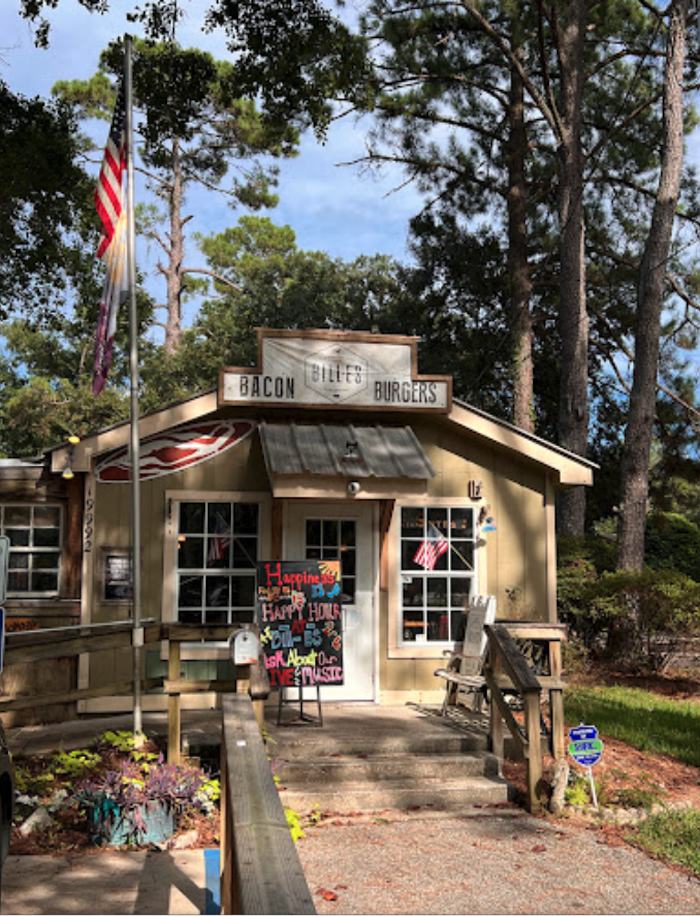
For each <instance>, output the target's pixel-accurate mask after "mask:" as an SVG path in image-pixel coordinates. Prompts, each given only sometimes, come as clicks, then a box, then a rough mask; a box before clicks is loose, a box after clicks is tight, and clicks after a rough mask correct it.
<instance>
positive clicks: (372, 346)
mask: <svg viewBox="0 0 700 916" xmlns="http://www.w3.org/2000/svg"><path fill="white" fill-rule="evenodd" d="M258 334H259V336H260V337H259V344H260V347H259V349H260V365H259V367H258V368H257V369H254V370H253V369H231V368H228V369H222V370H221V377H220V388H219V401H220V403H222V404H241V403H252V404H260V403H263V404H299V405H305V406H322V407H327V406H329V405H333V404H337V405H338V406H342V407H351V406H352V407H387V408H396V409H410V410H436V411H440V412H443V413H446V412H447V411H449V409H450V407H451V401H452V379H451V378H449V377H448V376H419V375H418V374H417V366H416V363H417V355H416V346H417V338H415V337H400V336H396V335H386V336H383V335H378V334H377V335H375V334H366V333H358V332H330V331H326V332H324V331H277V330H275V331H272V330H260V331H258Z"/></svg>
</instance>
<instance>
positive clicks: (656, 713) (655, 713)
mask: <svg viewBox="0 0 700 916" xmlns="http://www.w3.org/2000/svg"><path fill="white" fill-rule="evenodd" d="M564 696H565V716H566V721H567V723H568V724H569V725H578V724H579V723H580V722H583V723H584V724H586V725H595V726H596V728H597V729H598V731H599V732H600V733H601V734H605V735H609V736H610V737H611V738H617V739H618V740H619V741H624V742H625V743H626V744H630V745H632V747H636V748H639V750H641V751H654V752H655V753H659V754H669V755H670V756H671V757H675V758H676V759H677V760H680V761H682V762H683V763H687V764H690V765H691V766H695V767H700V703H698V702H694V701H692V700H669V699H667V698H666V697H660V696H657V695H656V694H654V693H651V692H649V691H647V690H640V689H638V688H632V687H573V688H570V689H568V690H567V691H566V693H565V694H564Z"/></svg>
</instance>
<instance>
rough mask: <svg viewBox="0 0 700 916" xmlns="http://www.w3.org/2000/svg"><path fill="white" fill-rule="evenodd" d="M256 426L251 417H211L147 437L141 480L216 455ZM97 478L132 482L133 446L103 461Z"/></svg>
mask: <svg viewBox="0 0 700 916" xmlns="http://www.w3.org/2000/svg"><path fill="white" fill-rule="evenodd" d="M255 425H256V424H255V423H252V422H250V421H249V420H211V421H208V422H200V423H191V424H190V425H189V426H183V427H182V428H180V429H177V430H173V431H172V432H168V433H163V434H162V435H160V436H157V437H154V438H152V439H146V440H145V441H144V442H142V443H141V460H140V462H139V465H140V475H139V476H140V479H141V480H152V479H153V478H155V477H164V476H165V475H166V474H175V473H176V472H177V471H184V470H186V469H187V468H191V467H194V466H195V465H197V464H201V462H202V461H209V459H210V458H216V456H217V455H220V454H221V453H222V452H225V451H226V450H227V449H229V448H231V447H232V446H234V445H238V443H239V442H242V441H243V440H244V439H246V438H247V437H248V436H249V435H250V434H251V433H252V432H253V430H254V429H255ZM95 479H96V480H97V481H99V482H100V483H129V482H130V480H131V463H130V461H129V447H128V446H124V447H123V448H120V449H118V450H117V451H116V452H112V454H111V455H109V456H108V457H107V458H105V459H104V460H103V461H101V462H100V463H99V464H98V465H97V466H96V468H95Z"/></svg>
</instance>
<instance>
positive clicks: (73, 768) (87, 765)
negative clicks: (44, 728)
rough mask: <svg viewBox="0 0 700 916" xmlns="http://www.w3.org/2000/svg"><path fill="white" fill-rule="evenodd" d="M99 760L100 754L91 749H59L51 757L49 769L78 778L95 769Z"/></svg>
mask: <svg viewBox="0 0 700 916" xmlns="http://www.w3.org/2000/svg"><path fill="white" fill-rule="evenodd" d="M101 762H102V758H101V756H100V755H99V754H95V753H93V752H92V751H87V750H75V751H59V752H58V753H57V754H54V756H53V757H52V759H51V764H50V766H49V771H50V772H53V773H55V774H56V775H57V776H66V777H68V779H79V778H81V777H83V776H85V774H86V773H89V772H91V771H92V770H95V769H96V768H97V767H98V766H99V765H100V764H101Z"/></svg>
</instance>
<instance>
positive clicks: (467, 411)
mask: <svg viewBox="0 0 700 916" xmlns="http://www.w3.org/2000/svg"><path fill="white" fill-rule="evenodd" d="M222 410H225V411H226V413H227V414H228V413H231V411H232V410H233V408H231V407H230V406H229V407H227V408H220V407H219V403H218V397H217V390H215V389H214V390H212V391H208V392H206V393H204V394H201V395H197V396H195V397H193V398H189V399H188V400H186V401H181V402H179V403H177V404H174V405H172V406H169V407H165V408H162V409H160V410H157V411H154V412H153V413H150V414H147V415H145V416H142V417H141V418H140V419H139V436H140V439H141V440H144V439H147V438H149V437H150V436H154V435H157V434H159V433H161V432H163V431H164V430H167V429H172V428H174V427H176V426H180V425H182V424H183V423H187V422H191V421H193V420H199V419H203V418H205V417H207V416H209V415H213V414H215V413H220V412H221V411H222ZM276 412H277V414H278V416H279V419H280V421H282V420H283V419H284V409H283V408H277V409H276ZM336 412H337V413H338V420H339V421H340V420H341V419H342V416H341V415H342V409H341V408H336ZM246 413H247V415H249V416H254V415H256V414H259V415H261V416H269V411H265V410H262V409H260V410H255V409H253V410H252V411H251V410H250V408H249V409H248V410H247V411H246ZM298 413H299V411H298V410H295V416H298ZM382 413H386V410H382V409H378V410H377V411H376V412H373V419H375V418H376V416H377V415H379V416H381V414H382ZM422 416H423V419H425V415H422ZM364 417H365V419H366V420H369V419H370V413H369V412H368V411H365V412H364ZM409 418H410V415H404V417H403V420H404V422H405V421H406V420H409ZM433 419H434V422H437V423H448V424H449V425H450V426H452V427H457V429H458V430H463V431H464V432H465V433H467V434H469V435H471V436H477V437H479V438H481V439H483V440H484V441H485V442H486V443H488V444H490V445H492V446H495V447H497V448H501V449H504V450H506V451H507V452H510V453H511V454H514V455H518V456H520V457H522V458H523V459H524V460H526V461H529V462H534V463H535V464H537V465H539V466H541V467H542V468H543V469H545V470H546V471H549V472H552V473H554V474H555V477H556V483H557V484H558V485H559V486H590V485H591V484H592V483H593V471H594V470H595V468H596V467H597V465H596V464H594V463H593V462H592V461H588V460H587V459H586V458H582V457H581V456H579V455H575V454H573V453H572V452H569V451H567V450H566V449H563V448H561V447H560V446H558V445H554V444H552V443H551V442H547V441H546V440H544V439H541V438H539V437H538V436H535V435H533V434H532V433H528V432H526V431H525V430H522V429H519V428H518V427H516V426H513V425H512V424H510V423H507V422H505V421H503V420H499V419H498V418H496V417H493V416H491V415H490V414H487V413H485V412H484V411H482V410H479V409H478V408H475V407H471V406H470V405H468V404H466V403H464V402H462V401H457V400H455V401H454V402H453V404H452V408H451V410H450V411H449V413H448V414H443V415H440V416H435V417H434V418H433ZM130 434H131V425H130V423H129V421H123V422H121V423H118V424H116V425H114V426H111V427H109V428H106V429H103V430H100V431H99V432H97V433H95V434H94V435H92V436H88V437H87V438H85V439H84V440H82V441H81V442H80V443H79V444H77V445H75V446H71V445H69V444H68V443H64V444H62V445H59V446H56V447H55V448H53V449H50V450H48V451H47V457H48V458H49V460H50V468H51V471H53V472H55V473H61V472H62V471H63V469H64V468H65V467H66V462H67V461H68V459H69V458H70V463H71V467H72V468H73V470H74V471H89V470H90V468H91V464H92V459H93V458H94V457H97V456H98V455H103V454H105V453H107V452H109V451H112V450H113V449H116V448H120V447H122V446H124V445H126V444H128V442H129V439H130ZM71 449H72V452H71Z"/></svg>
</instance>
